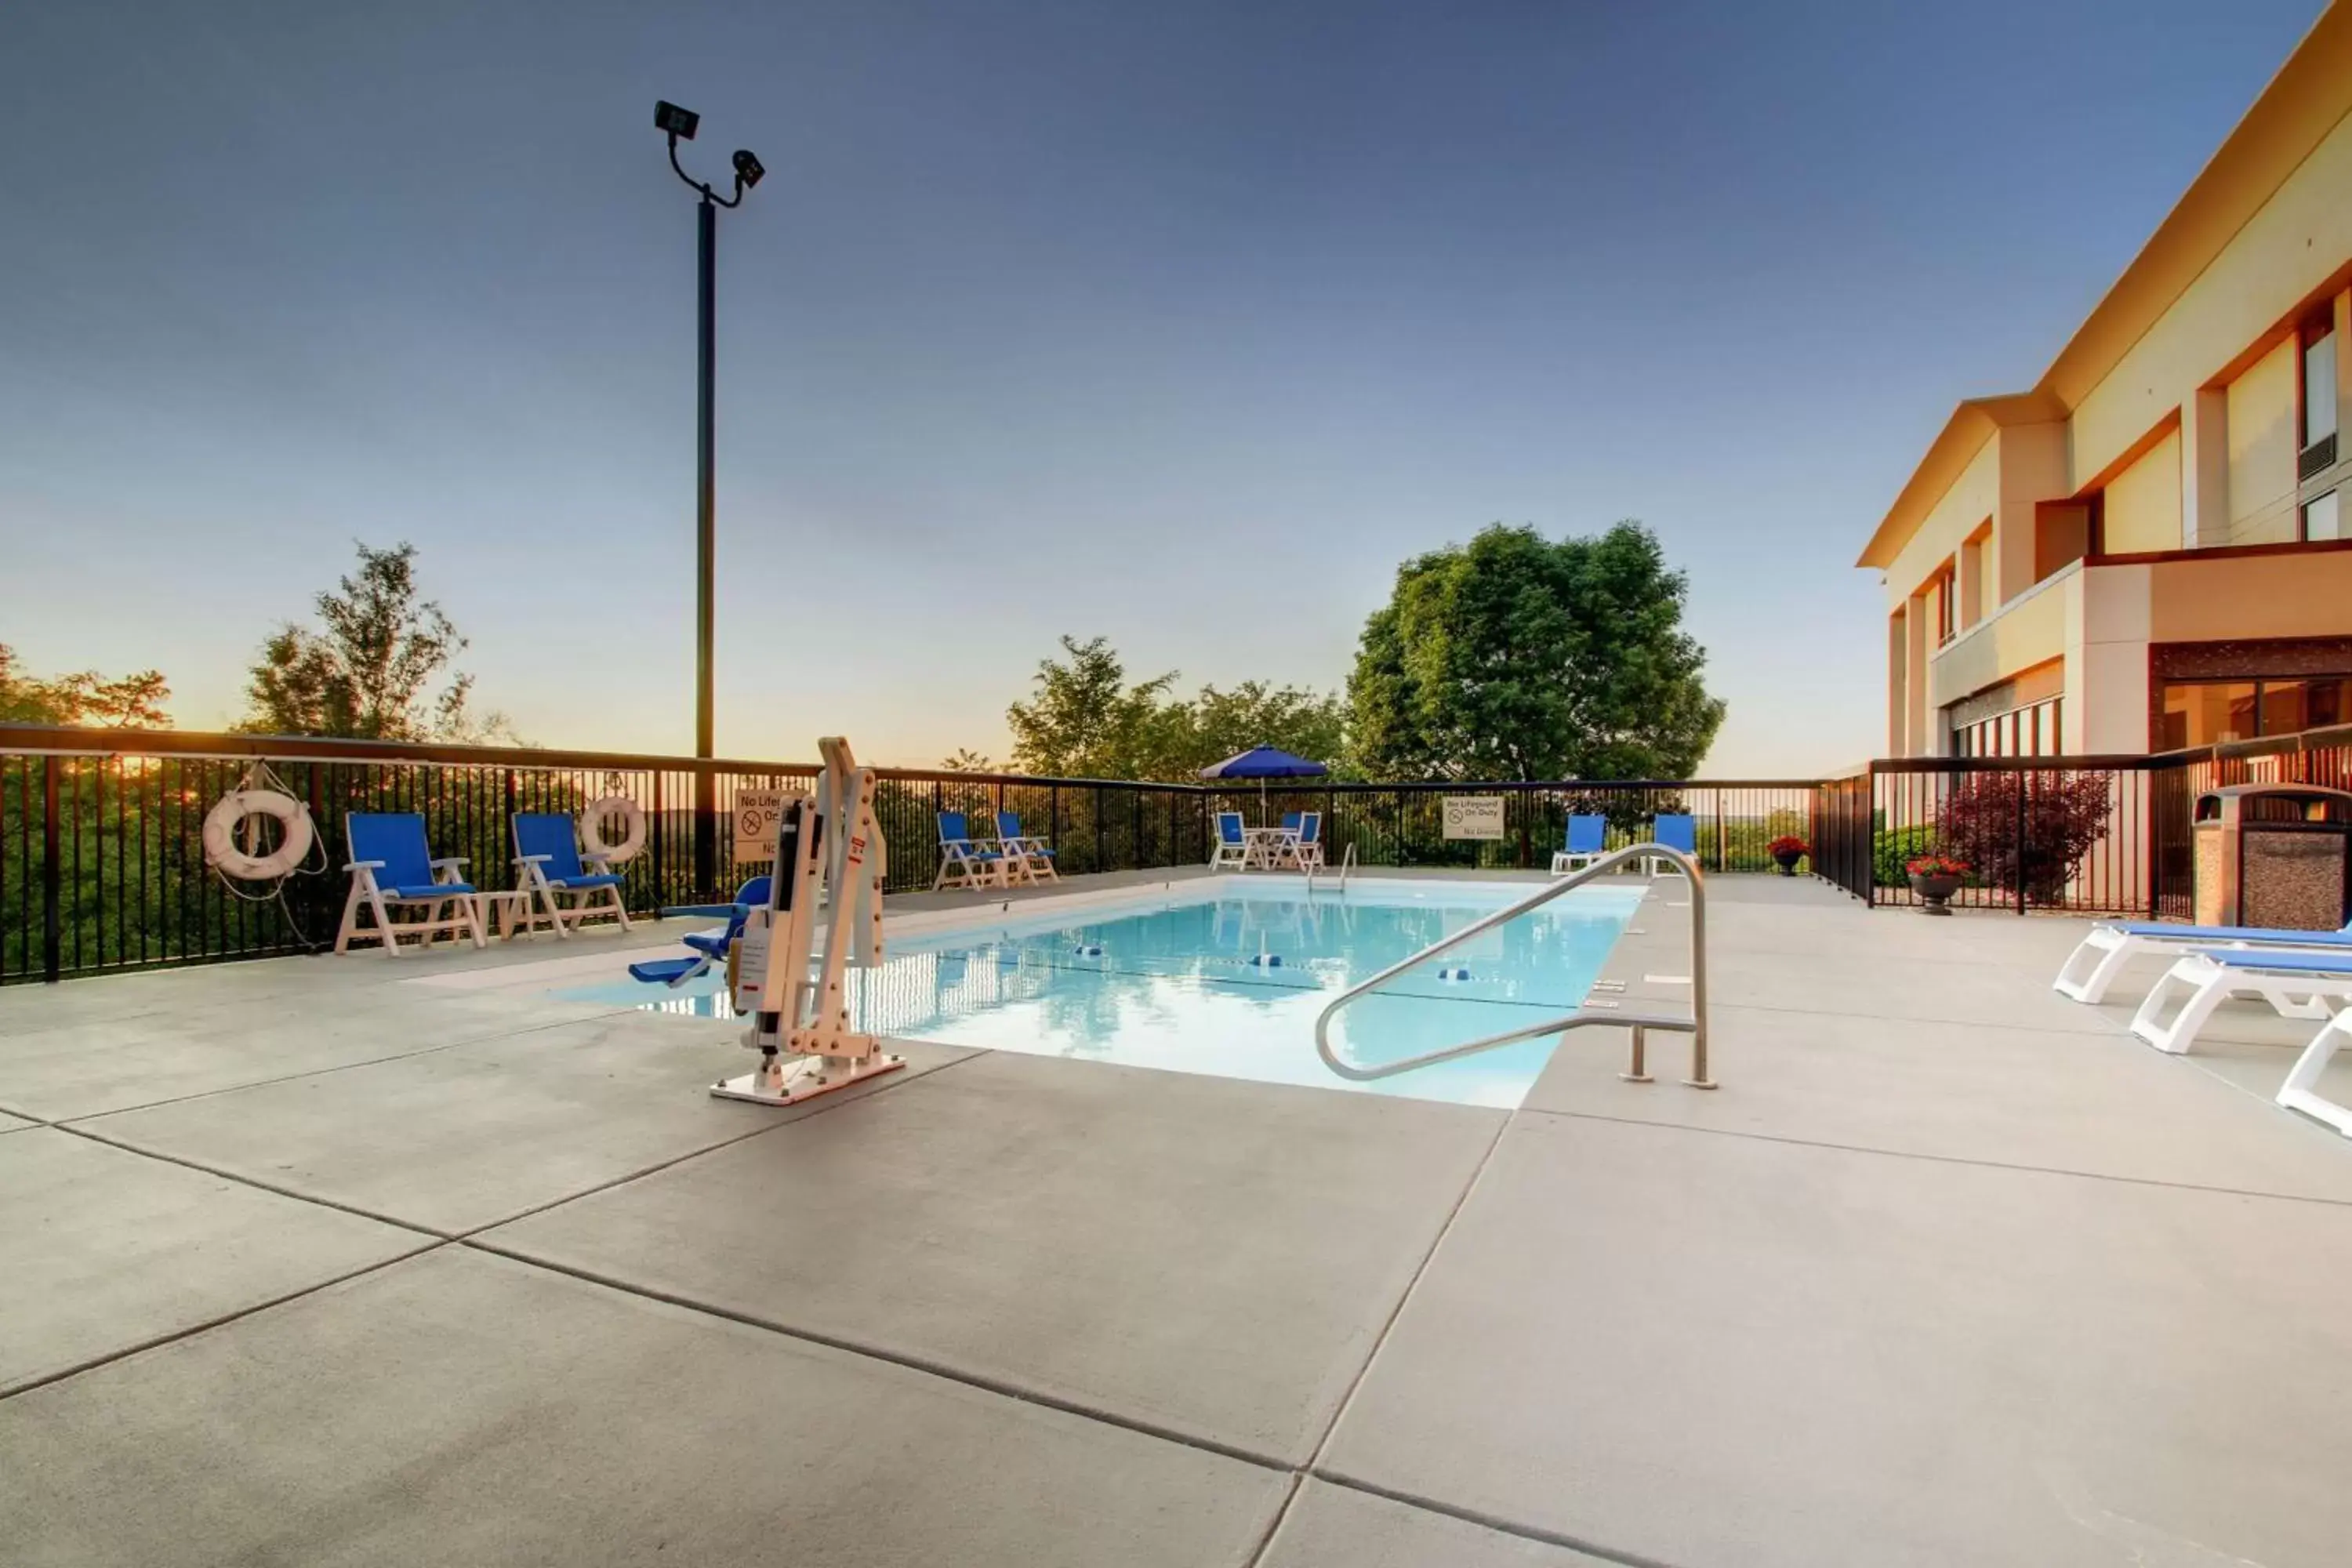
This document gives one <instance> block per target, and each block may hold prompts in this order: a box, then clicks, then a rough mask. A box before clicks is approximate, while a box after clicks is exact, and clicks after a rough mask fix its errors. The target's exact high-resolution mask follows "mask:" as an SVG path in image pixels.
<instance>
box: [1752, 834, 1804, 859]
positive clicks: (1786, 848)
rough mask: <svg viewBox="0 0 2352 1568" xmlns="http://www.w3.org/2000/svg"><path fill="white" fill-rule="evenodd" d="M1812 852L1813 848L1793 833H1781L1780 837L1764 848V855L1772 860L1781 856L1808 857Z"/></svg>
mask: <svg viewBox="0 0 2352 1568" xmlns="http://www.w3.org/2000/svg"><path fill="white" fill-rule="evenodd" d="M1812 852H1813V847H1812V846H1811V845H1810V844H1808V843H1806V842H1805V841H1804V840H1803V839H1801V838H1800V837H1797V836H1796V835H1795V834H1793V833H1783V834H1782V835H1780V837H1778V838H1775V839H1774V840H1772V842H1771V843H1769V844H1767V845H1766V846H1764V853H1765V854H1767V855H1769V856H1771V857H1772V858H1774V859H1778V858H1780V857H1781V856H1783V855H1810V854H1811V853H1812Z"/></svg>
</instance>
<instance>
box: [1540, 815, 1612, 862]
mask: <svg viewBox="0 0 2352 1568" xmlns="http://www.w3.org/2000/svg"><path fill="white" fill-rule="evenodd" d="M1608 840H1609V819H1608V818H1607V817H1605V816H1571V817H1570V818H1569V819H1568V837H1567V839H1566V840H1565V841H1564V842H1563V843H1562V844H1561V845H1560V847H1559V848H1558V849H1556V850H1554V851H1553V852H1552V858H1551V874H1552V875H1553V876H1555V877H1562V876H1566V875H1567V874H1568V873H1569V872H1570V871H1573V870H1576V869H1578V868H1580V867H1584V866H1590V865H1591V864H1592V863H1593V862H1594V861H1595V860H1598V859H1600V858H1601V855H1602V853H1603V852H1604V847H1605V846H1606V845H1607V843H1608Z"/></svg>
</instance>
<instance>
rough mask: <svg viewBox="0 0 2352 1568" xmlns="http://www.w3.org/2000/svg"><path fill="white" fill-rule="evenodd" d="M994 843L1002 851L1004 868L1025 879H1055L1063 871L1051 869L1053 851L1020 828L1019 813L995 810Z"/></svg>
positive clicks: (1042, 841)
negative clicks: (996, 811)
mask: <svg viewBox="0 0 2352 1568" xmlns="http://www.w3.org/2000/svg"><path fill="white" fill-rule="evenodd" d="M996 847H997V848H998V849H999V850H1001V851H1002V852H1003V855H1004V868H1005V870H1006V871H1007V872H1009V873H1011V874H1013V875H1015V876H1018V877H1019V878H1020V879H1022V880H1023V881H1024V882H1058V881H1060V880H1061V879H1062V874H1061V873H1060V872H1059V871H1056V870H1055V869H1054V851H1053V848H1052V847H1051V846H1049V845H1048V844H1047V843H1046V842H1045V840H1044V839H1042V838H1038V837H1034V836H1032V835H1030V834H1026V833H1024V832H1022V831H1021V814H1020V813H1019V812H1017V811H1000V812H998V813H997V814H996Z"/></svg>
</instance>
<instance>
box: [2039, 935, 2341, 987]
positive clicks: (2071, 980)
mask: <svg viewBox="0 0 2352 1568" xmlns="http://www.w3.org/2000/svg"><path fill="white" fill-rule="evenodd" d="M2209 947H2230V948H2284V949H2288V950H2290V951H2296V950H2300V951H2304V952H2330V951H2335V952H2352V925H2347V926H2346V927H2345V928H2344V929H2343V930H2341V931H2276V930H2273V929H2271V928H2270V927H2267V926H2183V925H2167V924H2165V923H2164V922H2163V921H2101V922H2099V923H2098V924H2097V925H2095V926H2093V927H2092V928H2091V930H2090V931H2089V933H2088V934H2087V935H2085V936H2084V938H2083V941H2082V944H2081V945H2080V946H2078V947H2076V948H2075V949H2074V952H2071V953H2069V954H2067V955H2066V962H2065V963H2062V964H2060V965H2059V966H2058V978H2057V979H2055V980H2053V981H2052V982H2051V983H2050V984H2051V988H2052V989H2053V990H2055V991H2056V992H2057V993H2058V994H2060V995H2061V996H2071V997H2073V998H2074V1000H2075V1001H2077V1002H2098V1001H2100V1000H2102V999H2104V998H2105V995H2106V994H2107V987H2108V986H2110V985H2113V984H2115V983H2116V977H2117V976H2118V975H2120V974H2121V973H2123V971H2124V965H2125V964H2126V963H2130V962H2131V961H2132V960H2133V959H2134V958H2136V957H2137V956H2138V955H2139V954H2141V953H2143V952H2162V953H2170V954H2173V955H2175V956H2178V955H2179V954H2181V953H2184V952H2197V951H2198V950H2200V948H2209Z"/></svg>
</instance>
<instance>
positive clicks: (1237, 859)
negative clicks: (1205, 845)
mask: <svg viewBox="0 0 2352 1568" xmlns="http://www.w3.org/2000/svg"><path fill="white" fill-rule="evenodd" d="M1249 865H1250V843H1249V831H1248V830H1247V829H1246V828H1244V826H1242V814H1241V813H1240V812H1238V811H1221V812H1219V813H1217V842H1216V846H1215V847H1213V848H1212V849H1211V850H1210V851H1209V869H1210V870H1212V871H1213V870H1215V869H1216V868H1218V867H1220V866H1231V867H1233V868H1234V869H1235V870H1240V871H1246V870H1248V869H1249Z"/></svg>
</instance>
